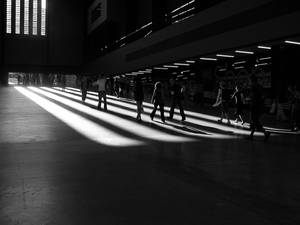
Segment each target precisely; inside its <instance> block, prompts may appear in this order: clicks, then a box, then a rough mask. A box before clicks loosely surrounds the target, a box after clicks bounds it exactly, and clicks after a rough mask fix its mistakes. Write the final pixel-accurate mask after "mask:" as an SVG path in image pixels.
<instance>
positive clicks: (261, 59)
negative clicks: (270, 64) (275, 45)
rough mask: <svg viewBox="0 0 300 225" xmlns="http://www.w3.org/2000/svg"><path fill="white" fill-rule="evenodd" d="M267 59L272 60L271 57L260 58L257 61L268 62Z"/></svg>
mask: <svg viewBox="0 0 300 225" xmlns="http://www.w3.org/2000/svg"><path fill="white" fill-rule="evenodd" d="M269 59H272V58H271V57H265V58H260V59H258V60H259V61H263V60H269Z"/></svg>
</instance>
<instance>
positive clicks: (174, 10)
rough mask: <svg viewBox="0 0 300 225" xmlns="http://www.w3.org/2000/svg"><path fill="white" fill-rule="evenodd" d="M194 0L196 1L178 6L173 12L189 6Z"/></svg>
mask: <svg viewBox="0 0 300 225" xmlns="http://www.w3.org/2000/svg"><path fill="white" fill-rule="evenodd" d="M193 2H195V0H192V1H190V2H188V3H186V4H184V5H182V6H180V7H178V8H176V9H174V10H173V11H172V12H171V13H174V12H176V11H178V10H180V9H182V8H184V7H186V6H188V5H190V4H192V3H193Z"/></svg>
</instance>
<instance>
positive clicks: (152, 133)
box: [32, 87, 191, 142]
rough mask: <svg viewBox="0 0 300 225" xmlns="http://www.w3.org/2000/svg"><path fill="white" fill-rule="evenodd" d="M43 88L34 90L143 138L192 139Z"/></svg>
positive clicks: (172, 140)
mask: <svg viewBox="0 0 300 225" xmlns="http://www.w3.org/2000/svg"><path fill="white" fill-rule="evenodd" d="M42 89H44V90H47V91H48V92H47V91H43V90H41V89H38V88H34V89H32V90H34V91H36V92H38V93H40V94H43V95H45V96H47V97H49V98H51V99H53V100H55V101H59V102H61V103H63V104H64V105H67V106H69V107H72V108H73V109H75V110H78V111H80V112H83V113H86V114H88V115H89V116H92V117H94V118H96V119H99V120H103V121H105V122H107V123H110V124H112V125H113V126H115V127H118V128H119V129H122V130H125V131H126V132H129V133H132V134H134V135H137V136H140V137H143V138H147V139H149V138H151V139H152V140H156V141H166V140H167V141H170V142H183V141H191V139H189V138H185V137H179V136H176V135H170V134H167V133H164V132H162V131H158V130H155V129H153V128H149V127H145V126H143V125H140V124H138V123H136V122H132V121H130V120H126V119H123V118H121V117H119V116H115V115H112V114H110V113H109V112H108V113H105V112H101V111H99V110H95V109H92V108H91V107H88V106H86V105H83V104H81V103H78V102H74V101H72V100H69V99H67V98H64V97H60V96H58V95H56V94H60V95H63V96H65V97H69V98H72V99H74V100H81V97H78V96H74V95H72V94H67V93H61V92H60V91H57V90H54V89H51V88H46V87H44V88H42ZM49 92H52V93H54V94H51V93H49ZM86 102H87V103H88V104H91V105H94V106H97V105H98V102H97V101H94V100H90V99H86ZM111 109H112V107H111V106H109V110H110V111H111Z"/></svg>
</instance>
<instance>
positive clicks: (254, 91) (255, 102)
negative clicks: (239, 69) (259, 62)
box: [249, 76, 270, 141]
mask: <svg viewBox="0 0 300 225" xmlns="http://www.w3.org/2000/svg"><path fill="white" fill-rule="evenodd" d="M250 83H251V106H250V112H251V122H250V130H251V133H250V136H249V139H250V140H253V135H254V132H255V131H260V132H263V133H264V134H265V141H267V140H268V138H269V137H270V132H268V131H266V130H265V129H264V127H263V125H262V124H261V122H260V118H261V115H262V114H263V108H264V99H263V97H262V87H261V86H260V84H259V83H258V82H257V78H256V77H255V76H252V77H251V79H250Z"/></svg>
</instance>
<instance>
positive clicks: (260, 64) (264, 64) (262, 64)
mask: <svg viewBox="0 0 300 225" xmlns="http://www.w3.org/2000/svg"><path fill="white" fill-rule="evenodd" d="M267 65H269V63H258V64H255V67H258V66H267Z"/></svg>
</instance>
